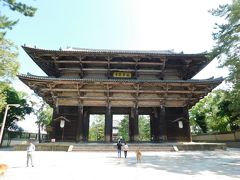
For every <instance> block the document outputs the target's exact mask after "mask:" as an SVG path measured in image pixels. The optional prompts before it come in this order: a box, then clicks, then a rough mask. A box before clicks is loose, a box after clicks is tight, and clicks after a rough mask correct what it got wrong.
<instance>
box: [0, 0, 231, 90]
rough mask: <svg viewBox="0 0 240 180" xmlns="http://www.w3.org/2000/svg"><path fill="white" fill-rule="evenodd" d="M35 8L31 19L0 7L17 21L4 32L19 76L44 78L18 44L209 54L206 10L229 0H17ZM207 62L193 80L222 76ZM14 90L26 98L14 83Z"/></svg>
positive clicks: (210, 24) (213, 20) (212, 22)
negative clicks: (16, 58)
mask: <svg viewBox="0 0 240 180" xmlns="http://www.w3.org/2000/svg"><path fill="white" fill-rule="evenodd" d="M22 2H25V3H27V4H31V5H32V6H34V7H37V8H38V10H37V12H36V15H35V16H34V17H31V18H30V17H24V16H22V15H19V14H18V13H16V12H12V11H9V10H7V8H6V7H1V12H2V13H3V14H7V15H8V16H10V17H11V19H15V20H16V19H19V22H18V24H17V25H16V26H14V28H13V29H12V30H10V31H8V33H7V38H8V39H11V40H12V41H13V42H15V44H16V45H17V46H18V47H19V60H20V64H21V69H20V73H23V74H26V73H28V72H29V73H31V74H34V75H40V76H41V75H45V74H44V72H43V71H42V70H41V69H40V68H39V67H38V66H37V65H36V64H35V63H34V62H33V61H32V60H31V59H30V57H28V55H27V54H26V53H25V52H24V51H23V49H22V48H21V45H24V44H25V45H27V46H31V47H34V46H36V47H37V48H42V49H53V50H56V49H59V48H62V49H65V48H67V47H78V48H91V49H117V50H174V51H175V52H184V53H202V52H206V51H210V50H211V49H212V47H213V45H214V41H213V40H212V32H213V31H214V25H215V23H216V22H221V20H220V19H218V18H216V17H213V16H212V15H211V14H210V13H209V12H208V11H209V10H210V9H212V8H217V7H218V6H219V5H220V4H225V3H228V2H231V1H230V0H181V1H179V0H167V1H163V0H51V1H49V0H28V1H27V0H23V1H22ZM217 66H218V62H217V60H213V61H212V62H211V63H210V64H209V65H208V66H207V67H206V68H205V69H204V70H203V71H202V72H200V73H199V74H198V75H197V76H196V77H195V78H198V79H204V78H210V77H212V76H215V77H220V76H223V77H226V76H227V74H228V71H227V70H226V69H219V68H216V67H217ZM14 87H16V88H17V89H18V90H22V91H26V92H28V93H30V90H29V88H28V87H27V86H25V85H24V84H23V83H21V82H20V81H19V80H16V81H14Z"/></svg>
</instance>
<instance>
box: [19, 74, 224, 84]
mask: <svg viewBox="0 0 240 180" xmlns="http://www.w3.org/2000/svg"><path fill="white" fill-rule="evenodd" d="M18 77H19V79H21V80H22V81H42V82H50V81H51V82H58V81H66V82H67V81H71V82H73V81H74V82H103V83H104V82H106V83H107V82H109V83H111V82H116V83H156V84H159V83H160V84H161V83H162V84H164V83H187V84H208V83H209V84H216V85H219V84H220V83H222V82H223V80H224V78H222V77H219V78H215V79H213V78H210V79H190V80H137V79H100V78H89V79H80V78H55V77H47V76H34V75H24V74H21V75H18Z"/></svg>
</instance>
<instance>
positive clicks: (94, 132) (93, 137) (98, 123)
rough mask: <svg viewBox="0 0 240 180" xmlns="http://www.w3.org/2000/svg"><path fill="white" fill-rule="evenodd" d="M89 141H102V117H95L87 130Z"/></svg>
mask: <svg viewBox="0 0 240 180" xmlns="http://www.w3.org/2000/svg"><path fill="white" fill-rule="evenodd" d="M88 140H89V141H104V115H95V116H94V118H93V122H92V124H91V125H90V128H89V138H88Z"/></svg>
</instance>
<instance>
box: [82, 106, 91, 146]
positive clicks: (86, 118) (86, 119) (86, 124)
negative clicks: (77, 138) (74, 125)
mask: <svg viewBox="0 0 240 180" xmlns="http://www.w3.org/2000/svg"><path fill="white" fill-rule="evenodd" d="M89 117H90V116H89V113H88V110H87V109H86V108H84V112H83V127H84V128H83V141H88V135H89Z"/></svg>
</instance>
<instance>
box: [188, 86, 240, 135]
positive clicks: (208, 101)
mask: <svg viewBox="0 0 240 180" xmlns="http://www.w3.org/2000/svg"><path fill="white" fill-rule="evenodd" d="M236 94H237V95H239V93H236V92H234V91H224V90H216V91H213V92H212V93H210V94H209V95H208V96H206V97H205V98H204V99H202V100H200V101H199V102H198V103H197V104H196V105H195V106H194V107H192V109H190V110H189V118H190V122H191V126H192V130H193V132H194V133H207V132H229V131H234V130H237V129H239V127H240V123H239V120H240V112H239V108H240V103H239V101H238V100H239V99H238V100H237V98H236V96H237V95H236Z"/></svg>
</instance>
